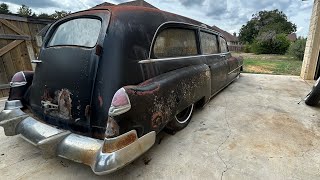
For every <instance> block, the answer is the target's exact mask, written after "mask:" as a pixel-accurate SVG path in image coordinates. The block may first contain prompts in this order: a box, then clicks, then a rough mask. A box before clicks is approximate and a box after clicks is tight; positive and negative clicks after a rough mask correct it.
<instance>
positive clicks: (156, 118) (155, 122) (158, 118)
mask: <svg viewBox="0 0 320 180" xmlns="http://www.w3.org/2000/svg"><path fill="white" fill-rule="evenodd" d="M162 116H163V115H162V112H156V113H154V114H153V115H152V119H151V126H152V128H154V129H156V128H158V127H160V126H161V124H162V123H163V122H162V121H163V117H162Z"/></svg>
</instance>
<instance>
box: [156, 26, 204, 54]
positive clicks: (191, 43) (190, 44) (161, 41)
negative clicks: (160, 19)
mask: <svg viewBox="0 0 320 180" xmlns="http://www.w3.org/2000/svg"><path fill="white" fill-rule="evenodd" d="M153 54H154V56H155V58H169V57H181V56H192V55H197V54H198V49H197V42H196V32H195V31H194V30H190V29H180V28H169V29H165V30H163V31H162V32H160V34H159V35H158V36H157V38H156V41H155V44H154V47H153Z"/></svg>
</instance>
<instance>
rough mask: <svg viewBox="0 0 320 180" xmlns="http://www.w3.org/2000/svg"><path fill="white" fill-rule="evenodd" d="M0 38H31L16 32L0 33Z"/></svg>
mask: <svg viewBox="0 0 320 180" xmlns="http://www.w3.org/2000/svg"><path fill="white" fill-rule="evenodd" d="M0 39H10V40H12V39H14V40H31V37H30V36H26V35H16V34H0Z"/></svg>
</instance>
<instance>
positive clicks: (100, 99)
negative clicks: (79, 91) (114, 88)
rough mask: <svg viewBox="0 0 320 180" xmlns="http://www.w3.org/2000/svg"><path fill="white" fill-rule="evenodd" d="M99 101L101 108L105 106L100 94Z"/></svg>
mask: <svg viewBox="0 0 320 180" xmlns="http://www.w3.org/2000/svg"><path fill="white" fill-rule="evenodd" d="M98 100H99V106H100V107H102V105H103V99H102V96H101V95H100V94H99V96H98Z"/></svg>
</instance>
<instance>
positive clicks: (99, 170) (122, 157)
mask: <svg viewBox="0 0 320 180" xmlns="http://www.w3.org/2000/svg"><path fill="white" fill-rule="evenodd" d="M15 103H16V102H15ZM15 103H12V102H7V103H6V108H5V110H3V111H2V112H1V113H0V126H2V127H3V128H4V131H5V135H6V136H14V135H17V134H20V135H21V136H22V137H23V138H24V139H25V140H26V141H28V142H30V143H31V144H33V145H35V146H37V147H39V148H40V149H41V150H42V152H43V155H44V157H46V158H50V157H54V156H60V157H62V158H66V159H69V160H72V161H75V162H79V163H83V164H86V165H89V166H90V167H91V169H92V171H93V172H94V173H95V174H98V175H103V174H108V173H111V172H114V171H116V170H118V169H120V168H122V167H124V166H125V165H127V164H129V163H130V162H132V161H133V160H135V159H136V158H138V157H139V156H140V155H141V154H143V153H144V152H146V151H147V150H148V149H150V148H151V146H152V145H153V144H154V143H155V138H156V133H155V132H154V131H152V132H150V133H148V134H146V135H144V136H142V137H141V138H138V137H137V132H136V131H135V130H132V131H130V132H127V133H125V134H122V135H120V136H118V137H115V138H111V139H108V138H105V139H104V140H99V139H94V138H90V137H86V136H82V135H78V134H74V133H71V132H70V131H66V130H62V129H58V128H56V127H52V126H50V125H47V124H45V123H42V122H40V121H37V120H36V119H34V118H32V117H30V116H28V115H27V114H25V113H24V112H23V111H22V110H21V109H20V106H16V108H13V106H12V105H10V104H15ZM17 104H19V103H17ZM7 107H10V108H7ZM132 137H133V138H132ZM128 139H129V140H132V139H133V140H132V142H131V143H130V144H128V145H126V146H121V144H123V143H125V141H126V140H128ZM117 141H118V142H117ZM117 143H118V144H119V145H120V146H121V149H119V150H116V151H114V152H105V150H104V147H105V146H112V147H113V146H116V145H118V144H117Z"/></svg>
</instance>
